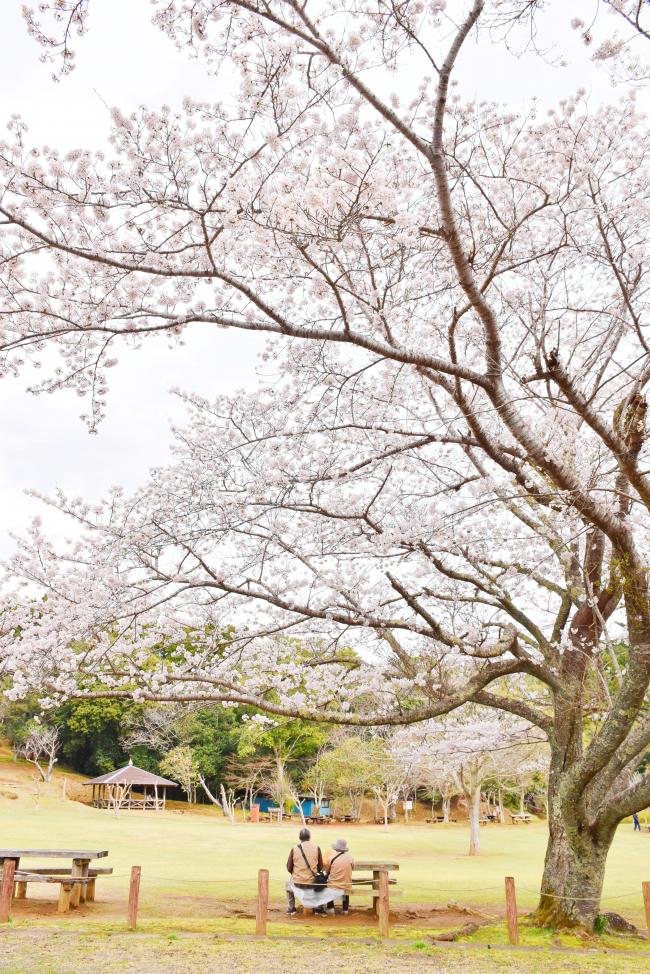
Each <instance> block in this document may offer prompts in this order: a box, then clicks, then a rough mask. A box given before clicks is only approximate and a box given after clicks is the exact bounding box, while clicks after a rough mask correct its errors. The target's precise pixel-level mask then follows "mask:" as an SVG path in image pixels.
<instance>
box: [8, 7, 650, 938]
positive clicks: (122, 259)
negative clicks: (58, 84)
mask: <svg viewBox="0 0 650 974" xmlns="http://www.w3.org/2000/svg"><path fill="white" fill-rule="evenodd" d="M97 2H100V0H97ZM546 6H547V7H548V8H549V9H550V11H551V14H552V15H555V16H558V17H559V20H558V21H557V36H558V43H559V42H561V39H562V30H561V24H563V23H564V20H563V19H562V18H563V17H567V15H568V14H569V11H568V9H567V8H568V7H571V5H570V4H568V5H567V4H566V3H561V2H559V0H557V2H551V3H549V4H547V5H546ZM596 7H597V5H596V4H594V10H595V12H596ZM605 7H606V8H609V13H608V12H607V10H605V12H604V15H603V16H602V17H600V16H598V17H597V18H596V23H595V26H594V27H593V29H592V33H594V32H595V33H598V32H600V33H599V36H598V37H596V39H595V41H594V51H595V56H596V57H597V58H598V59H599V60H603V61H605V62H606V63H610V64H612V65H616V64H620V63H621V57H622V54H621V50H620V49H619V48H618V47H617V45H618V40H616V38H615V37H614V33H613V31H614V30H618V31H619V32H622V33H621V36H622V37H624V38H625V41H626V50H627V48H628V46H629V45H628V40H630V42H634V44H635V46H636V49H637V50H638V51H640V52H642V50H643V48H642V47H641V46H640V45H643V44H644V43H645V42H646V40H647V38H646V36H645V35H646V34H647V26H646V25H645V24H644V22H642V17H643V16H644V15H645V13H646V11H645V10H644V9H642V8H641V7H637V5H636V4H632V3H625V2H617V3H614V2H612V3H611V4H606V5H605ZM539 8H541V5H540V4H539V3H536V2H534V0H533V2H529V0H502V2H499V0H485V2H484V0H471V2H470V0H467V2H464V3H459V4H458V8H457V9H456V5H454V11H453V15H452V14H451V13H447V12H446V10H445V3H444V0H430V2H427V3H424V2H415V0H414V2H409V0H405V2H404V3H402V4H399V5H379V6H378V7H376V8H369V7H368V6H367V5H366V4H363V3H358V2H356V0H352V2H351V3H350V4H347V5H346V6H345V10H344V11H343V10H342V8H341V6H340V5H339V4H337V3H336V2H332V3H328V2H323V3H311V2H308V3H307V4H304V3H298V2H296V0H267V2H264V3H262V2H258V0H217V2H214V0H210V2H208V0H196V2H194V3H193V4H192V5H191V6H190V5H186V4H183V3H175V2H171V0H170V2H167V0H166V2H164V3H162V2H157V3H154V9H155V21H156V23H157V25H158V26H159V27H160V28H161V29H162V30H163V31H165V32H166V33H167V34H169V35H170V37H171V38H172V39H173V40H174V41H175V42H176V43H177V44H179V45H181V46H187V47H188V48H189V49H190V51H191V52H192V53H194V52H195V51H200V52H202V53H203V55H204V56H205V57H206V59H207V60H208V62H209V63H211V64H213V65H214V66H215V70H217V69H221V67H223V66H224V65H225V66H226V68H227V70H228V72H229V74H228V77H229V78H230V79H232V84H233V86H234V88H233V90H234V91H235V101H236V104H234V106H232V107H228V106H227V105H226V104H225V103H224V104H212V103H207V102H206V103H201V104H197V103H195V102H190V101H188V102H186V104H185V105H184V107H183V109H182V110H181V111H179V112H178V113H177V114H175V113H173V112H171V111H170V110H167V109H161V110H160V111H153V110H148V109H146V108H144V109H141V110H140V111H138V112H136V113H134V114H130V115H129V114H123V113H121V112H119V111H116V112H115V113H114V116H113V125H114V128H113V132H112V148H111V151H110V153H109V155H108V156H106V155H102V154H92V153H90V152H88V151H83V150H80V151H79V152H73V153H69V154H67V155H65V156H61V155H60V154H58V153H57V152H56V150H54V149H42V150H37V149H33V148H32V147H30V146H29V145H28V142H27V136H26V133H25V131H24V128H23V126H22V125H21V123H20V122H19V121H15V120H14V122H12V125H11V132H10V137H9V139H8V141H7V142H6V144H4V145H3V146H2V148H1V151H0V180H1V182H2V195H1V200H0V231H1V236H0V241H1V242H0V247H1V253H2V261H1V270H0V274H1V275H2V292H1V296H0V312H1V316H0V319H1V322H2V339H1V346H0V347H1V348H2V364H3V367H4V368H5V369H7V370H14V371H16V370H19V369H20V368H21V367H22V366H23V364H24V363H25V362H26V361H31V362H33V363H34V364H40V363H41V361H42V358H43V350H44V349H45V347H46V346H48V345H49V344H52V343H53V344H55V345H56V347H57V348H58V350H59V351H60V353H61V363H60V365H59V366H58V367H57V368H56V369H55V370H54V371H53V372H51V373H50V374H47V375H45V378H44V381H43V383H42V388H45V389H48V390H55V389H56V388H57V387H59V386H64V385H72V386H73V387H75V388H76V389H77V391H78V392H79V393H80V395H82V396H84V397H85V398H86V401H87V402H88V408H87V409H86V410H85V417H86V421H87V422H88V424H89V427H90V428H91V429H92V430H95V429H96V428H97V424H98V423H99V421H100V420H101V417H102V415H103V413H104V408H105V401H106V395H105V393H106V388H107V378H106V376H107V374H108V373H107V370H108V369H109V368H110V367H111V366H113V365H115V364H116V360H117V356H116V349H118V348H119V347H120V346H121V345H122V344H123V343H133V344H136V345H140V344H144V343H145V341H146V339H147V338H148V337H149V336H151V335H156V334H158V335H160V334H163V335H169V336H172V338H174V336H179V337H181V338H182V335H183V333H184V332H185V331H186V329H189V328H191V327H198V328H203V329H214V331H215V333H218V330H219V329H222V328H237V329H241V330H244V331H254V332H261V333H266V334H267V335H268V336H269V346H268V356H269V357H270V359H271V360H272V361H273V362H274V363H275V365H276V368H277V370H278V372H279V373H280V374H281V375H282V378H281V379H279V380H278V381H277V383H276V384H275V385H273V386H271V387H269V388H267V389H266V390H263V391H262V392H261V393H255V395H250V396H240V397H234V398H232V399H229V398H226V397H220V398H217V399H216V400H215V401H214V402H207V401H203V400H201V399H199V398H197V397H193V396H187V397H186V398H187V404H188V409H189V416H190V418H189V424H188V428H187V429H186V430H185V431H184V432H183V433H182V434H180V435H179V441H178V446H177V462H176V463H175V464H174V465H172V466H170V467H168V468H165V469H161V470H159V471H157V472H156V473H155V475H154V477H153V478H152V480H151V483H150V484H149V485H148V486H146V487H145V488H144V489H142V490H141V491H139V492H138V493H137V494H136V495H135V496H134V497H129V498H127V497H125V496H123V495H122V494H121V493H120V492H119V491H117V492H113V493H112V494H111V495H110V496H109V497H108V498H107V499H106V500H105V502H103V503H101V504H100V505H98V506H97V507H91V506H89V505H87V504H84V503H83V502H79V501H75V500H72V499H69V498H66V497H63V496H58V497H55V498H53V499H51V501H50V502H51V503H53V504H55V505H56V506H58V507H59V508H61V509H62V510H63V511H65V512H68V513H69V514H70V516H71V517H72V518H74V519H75V520H76V522H77V524H78V525H79V527H80V531H81V533H80V537H79V539H78V540H77V541H75V542H74V543H73V544H72V545H71V546H70V547H69V548H67V549H65V548H64V549H62V550H55V547H54V546H53V545H52V544H51V543H50V542H49V541H48V539H47V538H46V537H45V536H44V534H43V532H42V529H41V527H40V526H39V525H38V524H36V525H34V528H33V531H32V534H31V538H30V539H28V540H27V541H25V543H24V545H22V546H21V549H20V552H19V554H18V555H17V556H16V559H15V561H14V564H13V566H12V572H11V582H12V586H13V587H12V588H11V589H9V590H8V591H7V592H6V595H5V598H4V603H3V604H4V620H5V621H4V629H3V636H2V643H1V645H2V649H1V653H2V662H1V664H0V665H1V666H2V670H3V672H5V673H7V674H10V675H11V676H12V679H13V693H14V694H20V693H21V692H23V691H24V690H26V689H28V688H30V687H37V688H38V689H39V690H40V691H41V692H42V693H43V695H44V696H45V697H48V696H49V697H56V696H58V695H63V696H66V695H75V694H79V693H84V694H92V693H98V694H109V695H112V696H115V697H129V696H135V697H136V698H137V697H141V698H144V699H149V700H160V701H177V700H180V701H183V700H196V699H199V700H214V701H222V702H224V703H225V704H226V705H228V704H250V705H253V706H256V707H261V708H264V709H265V710H266V711H268V712H270V713H272V714H275V715H285V716H298V717H302V718H306V719H318V720H327V721H334V722H339V723H344V724H349V725H357V726H358V725H375V724H382V723H383V724H391V725H399V724H403V723H416V722H419V721H422V720H427V719H430V718H432V717H435V716H437V715H440V714H444V713H447V712H449V711H451V710H453V709H454V708H456V707H458V706H460V705H462V704H464V703H466V702H468V701H470V702H474V703H478V704H480V705H483V706H486V707H491V708H494V709H496V710H497V711H503V712H505V713H509V714H513V715H516V716H518V717H520V718H522V719H525V720H527V721H529V722H530V723H532V724H533V725H535V726H537V727H538V728H540V729H541V730H543V732H544V733H545V734H546V735H547V736H548V740H549V743H550V749H551V770H550V778H549V829H550V838H549V847H548V852H547V857H546V867H545V871H544V876H543V880H542V896H541V901H540V906H539V917H540V918H541V919H543V920H544V921H545V922H548V923H557V924H580V925H584V926H586V927H593V923H594V920H595V917H596V915H597V913H598V908H599V902H600V895H601V889H602V882H603V875H604V867H605V861H606V857H607V853H608V850H609V848H610V845H611V842H612V839H613V836H614V833H615V830H616V827H617V824H618V823H619V822H620V820H621V819H622V818H624V817H625V816H627V815H628V814H630V813H631V812H633V811H635V810H638V809H641V808H643V807H644V806H645V805H647V804H648V803H649V802H650V776H648V775H647V774H645V775H643V776H641V777H640V778H639V779H636V778H632V777H630V773H629V772H630V768H634V767H635V766H636V764H637V763H638V761H639V756H640V755H642V754H643V752H644V750H645V749H646V747H647V746H648V744H649V743H650V722H649V720H648V718H647V714H646V709H645V708H646V706H647V702H648V701H647V695H648V686H649V684H650V593H649V591H648V579H647V575H646V565H647V553H646V552H647V546H648V540H649V538H648V534H649V530H650V517H649V515H648V508H649V506H650V481H649V480H648V476H647V469H648V460H649V459H650V457H649V455H648V444H647V436H646V410H647V405H646V398H645V390H646V386H647V382H648V379H649V378H650V349H649V347H648V338H647V315H648V297H647V296H648V293H649V290H648V273H649V270H648V269H649V263H648V253H647V227H648V220H649V218H650V211H649V208H648V200H647V192H646V189H647V181H648V155H647V151H646V148H645V146H646V141H647V131H646V126H645V121H644V119H643V117H642V116H641V115H640V114H639V113H638V112H637V110H636V108H635V103H634V99H633V98H631V97H627V98H625V99H623V101H622V102H621V103H620V104H617V105H616V106H608V105H604V106H603V107H601V108H597V109H594V108H592V107H590V105H589V103H588V102H587V100H586V98H585V97H584V95H583V94H582V93H578V94H576V95H575V96H574V97H572V98H568V99H567V100H565V101H563V102H562V103H561V104H560V105H558V106H557V108H556V109H555V110H553V111H551V112H550V113H549V114H548V115H547V116H541V115H539V114H536V112H535V111H534V110H531V111H530V112H529V113H528V114H525V115H522V116H518V115H516V114H515V113H513V112H512V111H510V110H509V109H507V108H505V109H504V108H502V107H500V106H499V105H494V104H480V105H478V104H476V103H474V102H465V101H463V99H462V98H461V97H460V96H459V94H458V93H457V92H456V91H455V90H454V87H453V86H454V76H455V72H456V70H457V64H458V62H459V61H460V60H461V59H462V58H463V57H465V58H467V57H468V56H471V55H470V54H468V53H467V48H468V44H469V43H471V40H472V39H473V38H474V37H475V36H476V35H477V32H478V36H479V38H483V39H485V38H486V37H490V38H491V39H492V42H493V43H500V42H501V41H500V38H502V37H503V35H504V33H507V36H508V39H511V38H512V37H513V36H514V33H515V32H516V31H517V30H519V29H520V28H521V26H522V25H523V27H524V31H525V32H526V34H527V36H531V29H532V28H531V24H532V23H533V22H534V21H531V20H530V18H535V17H536V16H537V15H538V14H539ZM88 9H89V4H88V2H87V0H81V2H77V3H72V2H67V0H63V2H57V3H53V4H52V5H51V7H48V5H47V4H44V5H42V10H41V13H39V14H38V15H36V14H32V15H29V14H28V19H29V22H30V28H31V30H32V32H33V33H34V34H35V35H36V36H37V37H38V39H39V40H40V41H41V42H42V43H43V44H44V45H45V47H46V53H47V54H49V55H50V56H52V57H54V58H56V57H59V56H60V57H61V59H62V60H60V62H59V63H60V64H61V65H62V66H63V71H64V72H65V70H67V69H69V68H70V66H71V65H72V63H73V60H72V53H71V51H70V48H69V43H68V42H69V38H70V37H71V36H73V35H74V30H75V28H77V29H79V30H83V29H84V26H85V18H86V15H87V12H88ZM48 10H49V13H51V14H52V16H53V17H54V21H55V25H54V27H53V26H52V24H51V23H50V21H49V20H48V19H47V18H48V16H49V13H48ZM542 13H543V11H542ZM57 20H58V21H62V23H60V24H59V27H58V28H57V26H56V21H57ZM616 24H618V27H615V25H616ZM610 25H611V29H610ZM568 26H569V25H568V24H567V27H568ZM575 26H576V27H577V28H578V29H580V30H583V27H582V25H581V24H580V23H577V24H576V25H575ZM57 29H60V31H61V32H62V33H61V36H63V35H64V37H65V39H64V40H61V36H59V35H57V34H56V30H57ZM625 31H627V32H629V37H628V35H627V34H624V32H625ZM587 33H588V37H587V38H585V41H586V42H588V41H589V42H590V41H591V39H592V38H591V34H590V33H589V32H587ZM637 56H642V53H641V54H639V55H637ZM397 81H399V84H398V83H397ZM45 361H46V362H49V358H48V359H46V360H45ZM15 580H23V581H24V582H25V584H26V586H27V587H26V588H25V589H20V588H19V587H16V586H15V585H13V583H14V582H15ZM34 593H38V600H37V601H33V600H32V599H33V598H34ZM43 595H47V600H45V601H43V600H42V599H41V596H43ZM233 621H236V623H237V634H236V636H235V637H234V638H233V640H232V642H231V643H229V644H228V646H227V647H224V646H223V643H222V642H220V641H218V639H217V637H216V636H214V637H212V636H211V633H217V632H219V631H221V630H222V628H223V627H225V626H228V625H231V624H232V622H233ZM612 626H616V627H618V628H617V629H616V631H615V635H616V643H617V645H618V646H619V647H620V646H622V647H623V648H622V649H618V650H616V651H614V648H613V647H614V642H613V640H612V638H611V637H610V632H609V630H610V628H611V627H612ZM189 628H191V629H193V630H194V632H195V633H196V640H195V641H194V643H193V645H192V647H191V648H188V649H187V650H186V651H185V652H181V651H180V650H179V651H178V652H174V653H167V654H160V653H159V652H158V649H157V647H159V646H160V645H161V643H164V642H165V641H166V640H171V641H172V642H173V641H174V640H176V643H177V645H179V646H180V645H183V644H184V642H185V641H186V637H187V632H188V629H189ZM350 646H353V647H354V648H355V649H356V650H357V655H356V656H355V658H352V656H351V654H350V653H349V652H348V651H347V649H346V647H350ZM587 722H588V725H587ZM619 785H620V786H619Z"/></svg>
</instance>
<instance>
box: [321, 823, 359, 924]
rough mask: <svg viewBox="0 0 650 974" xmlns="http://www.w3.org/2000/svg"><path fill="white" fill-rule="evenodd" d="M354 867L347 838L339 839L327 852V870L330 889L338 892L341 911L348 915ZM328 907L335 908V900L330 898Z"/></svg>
mask: <svg viewBox="0 0 650 974" xmlns="http://www.w3.org/2000/svg"><path fill="white" fill-rule="evenodd" d="M353 867H354V859H353V858H352V856H351V854H350V850H349V849H348V844H347V842H346V841H345V839H337V840H336V842H335V843H334V844H333V846H332V851H331V852H327V853H326V854H325V871H326V873H327V886H328V889H330V890H332V891H333V892H334V891H335V892H336V896H335V899H341V913H343V914H346V915H347V914H348V913H349V912H350V887H351V886H352V869H353ZM327 909H328V910H333V909H334V900H330V902H329V903H328V904H327Z"/></svg>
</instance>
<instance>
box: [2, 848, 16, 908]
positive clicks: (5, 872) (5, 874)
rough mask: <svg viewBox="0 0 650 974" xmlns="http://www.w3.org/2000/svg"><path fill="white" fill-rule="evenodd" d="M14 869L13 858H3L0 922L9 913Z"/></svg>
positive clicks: (12, 893)
mask: <svg viewBox="0 0 650 974" xmlns="http://www.w3.org/2000/svg"><path fill="white" fill-rule="evenodd" d="M15 871H16V861H15V859H5V861H4V862H3V864H2V885H0V923H6V922H7V920H8V919H9V915H10V913H11V899H12V897H13V895H14V873H15Z"/></svg>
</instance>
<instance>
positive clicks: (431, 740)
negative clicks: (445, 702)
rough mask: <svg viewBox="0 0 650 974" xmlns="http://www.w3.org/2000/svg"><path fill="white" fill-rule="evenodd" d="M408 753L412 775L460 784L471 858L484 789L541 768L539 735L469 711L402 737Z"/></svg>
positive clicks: (502, 717)
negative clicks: (493, 782) (496, 781)
mask: <svg viewBox="0 0 650 974" xmlns="http://www.w3.org/2000/svg"><path fill="white" fill-rule="evenodd" d="M398 738H399V740H400V741H401V746H402V749H403V753H404V754H412V756H413V757H412V761H413V763H412V765H411V767H412V771H411V773H412V775H413V776H414V777H415V778H416V780H417V779H418V778H419V779H420V780H430V776H431V773H432V771H435V770H436V769H440V770H439V773H440V775H441V776H444V777H446V778H452V779H453V780H454V781H455V784H456V787H455V793H456V794H462V795H464V798H465V801H466V803H467V817H468V821H469V855H470V856H478V855H479V854H480V851H481V841H480V822H481V798H482V791H483V785H484V784H485V783H486V782H487V781H488V780H489V779H494V778H499V777H502V778H505V777H508V778H510V779H512V777H513V775H523V774H524V773H525V772H526V771H529V770H530V769H531V768H532V767H534V768H535V769H537V768H538V766H539V753H538V749H539V745H540V743H541V741H542V739H543V737H542V735H541V734H540V731H539V730H538V729H537V728H535V727H533V726H532V725H531V724H529V723H527V722H526V721H524V720H521V719H520V718H518V717H513V716H512V715H510V714H507V713H501V714H499V713H494V712H490V711H489V710H486V709H484V708H481V707H464V708H462V709H461V710H459V711H457V712H456V713H453V714H450V715H449V716H447V717H445V718H444V719H441V720H435V721H427V722H424V723H422V724H417V725H415V726H413V727H411V728H409V729H408V730H407V731H402V732H400V733H399V735H398Z"/></svg>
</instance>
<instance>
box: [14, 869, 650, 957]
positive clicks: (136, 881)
mask: <svg viewBox="0 0 650 974" xmlns="http://www.w3.org/2000/svg"><path fill="white" fill-rule="evenodd" d="M14 866H15V864H14V861H13V860H9V859H7V860H5V862H4V863H3V866H2V875H1V881H0V922H6V921H8V920H9V919H10V915H11V904H12V900H13V898H14V895H15V881H14ZM378 874H379V875H378V878H377V876H375V877H374V879H373V881H372V883H371V885H370V886H369V887H368V889H367V890H366V889H365V887H364V889H363V890H361V889H360V888H358V889H359V891H361V892H364V891H365V892H369V893H371V894H372V896H373V907H374V908H375V912H376V915H377V926H378V934H379V937H380V939H385V938H387V937H388V936H389V914H390V885H389V878H388V870H387V869H380V870H378ZM97 878H101V882H102V884H103V883H104V882H106V881H107V880H124V879H128V880H129V890H128V901H127V905H126V906H127V908H126V925H127V928H128V929H129V930H136V929H137V925H138V912H139V908H140V891H141V881H143V882H144V886H145V889H146V887H147V885H148V884H149V883H154V884H164V883H169V884H170V885H172V886H178V885H180V886H191V887H195V886H203V887H216V888H217V889H218V888H223V887H233V886H238V887H242V886H245V887H248V888H249V889H250V887H254V888H255V896H254V899H255V932H256V935H257V936H259V937H266V936H267V935H268V934H267V928H268V910H269V892H270V889H271V885H272V886H273V889H274V891H277V892H278V894H279V892H280V890H282V891H284V888H285V884H284V881H282V880H275V881H274V882H273V883H272V884H271V879H270V874H269V870H268V869H260V870H258V873H257V876H253V877H248V876H244V877H240V878H239V879H184V878H180V877H178V875H162V874H156V873H148V872H147V873H145V874H144V875H143V873H142V869H141V867H140V866H132V867H131V870H130V872H128V873H127V872H120V873H110V874H108V873H107V874H103V875H101V877H97ZM91 880H92V877H91ZM92 881H94V880H92ZM249 884H250V885H249ZM353 889H354V887H353ZM408 889H409V892H410V893H414V892H420V893H422V892H424V893H426V894H430V895H432V896H435V895H436V894H438V895H439V896H440V895H444V896H445V897H446V896H449V895H451V896H457V895H458V894H481V893H495V892H502V894H503V893H504V894H505V917H506V925H507V929H508V940H509V942H510V943H511V944H513V945H516V944H518V943H519V930H518V911H517V898H516V897H517V891H519V892H520V893H526V894H529V895H531V896H534V897H540V895H541V893H540V890H539V889H531V888H530V887H526V886H519V887H516V885H515V879H514V877H512V876H506V877H505V879H504V885H503V886H476V887H468V886H462V887H461V886H455V887H444V886H433V885H432V886H417V885H411V884H409V886H408ZM638 892H639V891H638V890H632V889H631V890H629V891H627V892H618V893H614V894H611V895H607V896H606V897H604V899H605V902H610V901H612V900H623V899H630V898H636V897H638ZM641 893H642V899H643V908H644V915H645V921H646V927H647V931H648V939H649V940H650V882H643V883H642V884H641ZM544 897H545V898H547V899H550V900H557V901H558V902H560V901H569V902H572V903H593V902H595V901H600V900H601V899H603V897H601V896H563V895H560V894H556V893H544ZM93 899H94V895H93ZM464 909H467V908H464ZM488 919H493V920H497V919H498V918H497V917H488Z"/></svg>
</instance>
